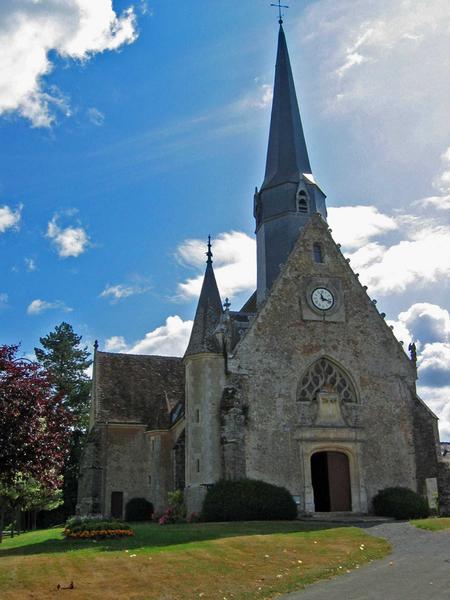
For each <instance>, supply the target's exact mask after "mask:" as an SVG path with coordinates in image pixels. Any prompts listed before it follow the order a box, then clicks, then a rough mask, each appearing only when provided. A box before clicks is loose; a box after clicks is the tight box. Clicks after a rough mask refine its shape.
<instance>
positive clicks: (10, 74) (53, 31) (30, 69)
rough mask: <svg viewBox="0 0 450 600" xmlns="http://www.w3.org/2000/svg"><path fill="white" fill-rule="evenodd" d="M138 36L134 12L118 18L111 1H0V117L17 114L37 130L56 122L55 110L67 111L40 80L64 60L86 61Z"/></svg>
mask: <svg viewBox="0 0 450 600" xmlns="http://www.w3.org/2000/svg"><path fill="white" fill-rule="evenodd" d="M136 37H137V33H136V23H135V14H134V11H133V9H132V8H129V9H127V10H125V11H124V12H123V13H122V14H121V15H118V14H117V13H116V12H115V10H114V9H113V6H112V0H95V1H93V0H58V1H57V2H55V0H2V3H1V5H0V56H1V57H2V68H1V69H0V115H1V114H5V113H9V112H14V111H16V112H18V114H20V115H21V116H23V117H25V118H27V119H29V120H30V121H31V123H32V124H33V126H35V127H48V126H50V125H51V124H52V122H53V121H54V118H55V117H54V108H55V106H59V107H60V108H62V109H63V110H64V111H65V112H67V110H68V109H67V106H66V102H65V101H64V99H62V98H61V95H60V94H58V92H57V90H54V89H48V88H47V89H46V88H45V82H44V77H45V76H46V75H48V74H49V73H51V71H52V69H53V67H54V65H53V63H52V62H51V60H50V58H49V53H50V52H55V53H56V54H58V55H59V56H60V57H62V58H68V59H76V60H81V61H86V60H88V59H89V58H91V57H92V56H93V55H94V54H96V53H98V52H103V51H105V50H116V49H117V48H119V47H120V46H122V45H123V44H130V43H132V42H133V41H134V40H135V39H136Z"/></svg>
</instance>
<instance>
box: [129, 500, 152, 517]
mask: <svg viewBox="0 0 450 600" xmlns="http://www.w3.org/2000/svg"><path fill="white" fill-rule="evenodd" d="M152 515H153V504H152V503H151V502H149V501H148V500H146V499H145V498H132V499H131V500H129V501H128V502H127V505H126V507H125V520H126V521H151V520H152Z"/></svg>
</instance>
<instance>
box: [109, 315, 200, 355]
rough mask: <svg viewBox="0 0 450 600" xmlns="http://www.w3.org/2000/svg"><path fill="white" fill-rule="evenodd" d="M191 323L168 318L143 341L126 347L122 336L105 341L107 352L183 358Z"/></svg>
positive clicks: (173, 317) (176, 317) (177, 318)
mask: <svg viewBox="0 0 450 600" xmlns="http://www.w3.org/2000/svg"><path fill="white" fill-rule="evenodd" d="M191 329H192V321H183V319H182V318H181V317H179V316H178V315H175V316H172V317H168V318H167V319H166V323H165V325H162V326H161V327H157V328H156V329H154V330H153V331H150V332H149V333H147V334H146V335H145V336H144V338H143V339H141V340H138V341H136V342H134V343H133V344H131V345H128V344H127V343H126V341H125V339H124V338H123V337H122V336H113V337H110V338H109V339H107V340H106V343H105V348H106V350H108V351H109V352H113V351H114V352H125V353H127V354H154V355H159V356H183V354H184V352H185V350H186V348H187V345H188V342H189V337H190V335H191Z"/></svg>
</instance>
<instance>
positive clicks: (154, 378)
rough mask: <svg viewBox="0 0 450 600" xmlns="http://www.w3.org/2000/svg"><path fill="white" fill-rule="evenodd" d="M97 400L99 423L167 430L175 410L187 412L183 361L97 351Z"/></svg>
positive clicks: (163, 357) (95, 372)
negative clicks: (127, 424) (138, 424)
mask: <svg viewBox="0 0 450 600" xmlns="http://www.w3.org/2000/svg"><path fill="white" fill-rule="evenodd" d="M94 401H95V405H96V409H97V414H96V419H97V420H98V421H109V422H117V423H142V424H143V425H146V426H147V428H148V429H150V430H153V429H168V428H169V427H170V425H171V420H173V414H174V412H175V409H176V408H178V407H180V406H181V409H180V408H178V410H177V412H178V413H180V410H181V412H182V411H183V410H184V365H183V362H182V359H181V358H174V357H168V356H142V355H135V354H115V353H111V352H99V351H97V352H96V354H95V365H94Z"/></svg>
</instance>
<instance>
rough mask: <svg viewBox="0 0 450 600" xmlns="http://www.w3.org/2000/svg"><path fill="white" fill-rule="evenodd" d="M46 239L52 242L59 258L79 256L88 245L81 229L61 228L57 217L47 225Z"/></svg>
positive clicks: (87, 240) (87, 238)
mask: <svg viewBox="0 0 450 600" xmlns="http://www.w3.org/2000/svg"><path fill="white" fill-rule="evenodd" d="M47 237H48V238H50V239H51V240H52V241H53V243H54V244H55V246H56V248H57V251H58V254H59V256H60V257H61V258H68V257H69V256H80V254H83V252H85V251H86V249H87V247H88V245H89V237H88V235H87V233H86V231H85V230H84V229H83V227H65V228H61V227H60V226H59V225H58V216H57V215H55V216H54V217H53V219H52V220H51V221H50V222H49V223H48V226H47Z"/></svg>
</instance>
